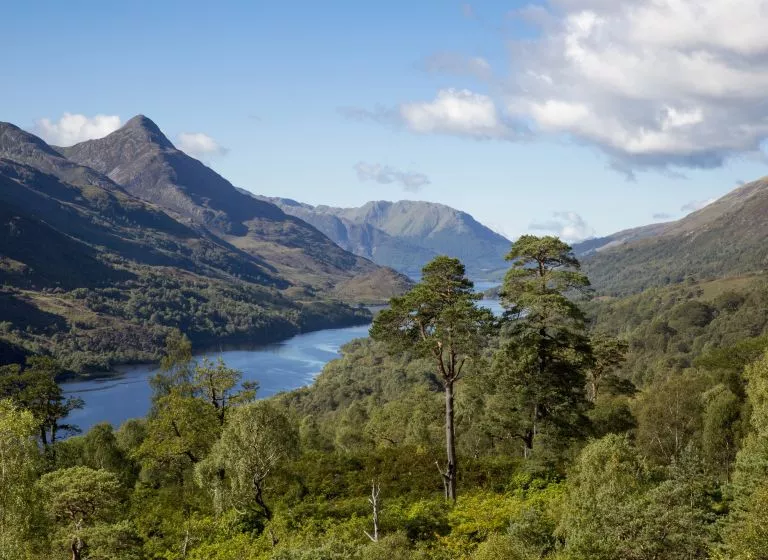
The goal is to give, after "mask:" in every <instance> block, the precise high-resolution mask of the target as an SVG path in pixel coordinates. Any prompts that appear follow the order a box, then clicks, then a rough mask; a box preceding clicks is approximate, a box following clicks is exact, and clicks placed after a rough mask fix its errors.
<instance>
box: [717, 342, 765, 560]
mask: <svg viewBox="0 0 768 560" xmlns="http://www.w3.org/2000/svg"><path fill="white" fill-rule="evenodd" d="M744 377H745V378H746V380H747V401H748V403H747V404H748V405H749V407H750V409H751V414H750V417H749V433H748V434H747V436H746V437H745V438H744V441H743V442H742V446H741V449H740V450H739V452H738V453H737V455H736V465H735V469H734V473H733V487H734V494H735V499H734V503H733V506H732V508H731V513H730V515H729V518H728V524H727V526H726V528H725V531H724V532H725V538H724V540H725V550H726V553H727V554H726V557H727V558H735V559H738V560H742V559H744V560H752V559H755V560H758V559H768V552H766V551H768V531H767V530H766V526H768V507H766V504H768V353H766V354H764V355H763V357H762V358H761V359H759V360H757V361H756V362H755V363H754V364H752V365H751V366H748V367H747V368H746V369H745V371H744Z"/></svg>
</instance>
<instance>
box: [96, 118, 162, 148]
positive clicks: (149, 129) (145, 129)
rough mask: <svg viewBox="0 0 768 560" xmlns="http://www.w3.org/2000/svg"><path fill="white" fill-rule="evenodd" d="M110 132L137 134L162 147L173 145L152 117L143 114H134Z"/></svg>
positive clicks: (115, 133)
mask: <svg viewBox="0 0 768 560" xmlns="http://www.w3.org/2000/svg"><path fill="white" fill-rule="evenodd" d="M112 134H114V135H120V136H122V135H126V134H127V135H130V136H134V137H135V136H139V137H141V138H142V139H143V140H145V141H149V142H151V143H153V144H157V145H159V146H161V147H164V148H173V147H174V146H173V144H172V143H171V141H170V140H168V138H167V137H166V136H165V134H163V131H162V130H160V127H159V126H157V125H156V124H155V122H154V121H153V120H152V119H150V118H149V117H146V116H144V115H136V116H135V117H133V118H132V119H130V120H129V121H128V122H126V123H125V124H124V125H123V126H122V127H121V128H119V129H118V130H116V131H115V132H113V133H112ZM110 136H111V135H110Z"/></svg>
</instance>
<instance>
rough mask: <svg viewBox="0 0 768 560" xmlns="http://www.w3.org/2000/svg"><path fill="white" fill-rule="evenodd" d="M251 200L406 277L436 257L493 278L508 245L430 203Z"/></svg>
mask: <svg viewBox="0 0 768 560" xmlns="http://www.w3.org/2000/svg"><path fill="white" fill-rule="evenodd" d="M252 196H256V197H258V198H261V199H263V200H268V201H270V202H273V203H275V204H277V205H278V206H280V208H281V209H282V210H283V211H284V212H286V213H289V214H293V215H295V216H297V217H300V218H301V219H303V220H305V221H307V222H309V223H311V224H312V225H314V226H315V227H317V228H318V229H319V230H320V231H322V232H323V233H325V234H326V235H327V236H328V237H330V238H331V239H333V240H334V241H335V242H336V243H337V244H339V245H340V246H341V247H343V248H345V249H347V250H349V251H351V252H353V253H355V254H357V255H361V256H364V257H366V258H369V259H371V260H373V261H374V262H376V263H377V264H380V265H383V266H389V267H392V268H395V269H396V270H399V271H401V272H403V273H406V274H410V275H412V276H415V275H418V274H419V273H420V270H421V267H422V266H423V265H424V264H426V263H427V262H428V261H429V260H431V259H433V258H434V257H435V256H437V255H440V254H447V255H449V256H452V257H457V258H459V259H461V260H462V262H464V264H465V265H466V267H467V269H468V271H469V273H470V274H471V275H472V276H475V277H486V276H493V275H494V274H496V275H498V274H499V273H500V271H502V270H504V269H505V262H504V257H505V256H506V254H507V252H508V251H509V247H510V245H511V242H510V241H509V240H508V239H506V238H505V237H503V236H501V235H499V234H497V233H496V232H494V231H492V230H491V229H490V228H487V227H486V226H484V225H482V224H481V223H480V222H478V221H477V220H475V219H474V218H473V217H472V216H471V215H470V214H468V213H466V212H463V211H461V210H457V209H455V208H452V207H450V206H447V205H444V204H439V203H435V202H427V201H411V200H401V201H396V202H390V201H385V200H378V201H370V202H367V203H366V204H364V205H363V206H360V207H357V208H338V207H333V206H327V205H318V206H312V205H309V204H306V203H301V202H297V201H295V200H293V199H286V198H277V197H260V196H259V195H253V194H252Z"/></svg>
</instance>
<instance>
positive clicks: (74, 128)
mask: <svg viewBox="0 0 768 560" xmlns="http://www.w3.org/2000/svg"><path fill="white" fill-rule="evenodd" d="M121 125H122V121H121V120H120V117H118V116H117V115H96V116H94V117H87V116H85V115H80V114H73V113H64V115H63V116H62V117H61V118H60V119H59V120H58V121H52V120H50V119H48V118H44V119H40V120H38V121H37V122H36V123H35V126H34V132H35V133H36V134H37V135H38V136H40V137H41V138H42V139H43V140H45V141H46V142H48V143H49V144H53V145H54V146H71V145H73V144H77V143H78V142H84V141H86V140H93V139H95V138H103V137H104V136H106V135H107V134H109V133H110V132H114V131H115V130H117V129H118V128H120V126H121Z"/></svg>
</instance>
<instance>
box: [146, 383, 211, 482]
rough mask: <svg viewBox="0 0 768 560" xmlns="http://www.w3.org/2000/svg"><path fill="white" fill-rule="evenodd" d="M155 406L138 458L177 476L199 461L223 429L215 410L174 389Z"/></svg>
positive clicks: (206, 403) (203, 402) (208, 404)
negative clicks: (174, 472)
mask: <svg viewBox="0 0 768 560" xmlns="http://www.w3.org/2000/svg"><path fill="white" fill-rule="evenodd" d="M156 405H157V406H156V411H155V412H153V414H152V415H151V416H150V417H149V419H148V420H147V428H146V437H144V439H143V440H142V442H141V444H140V445H139V447H138V448H137V449H136V450H135V451H134V455H135V457H136V458H138V459H140V460H141V462H142V464H144V465H147V466H152V467H157V468H161V469H162V470H165V471H171V472H173V471H176V473H179V472H181V471H183V470H184V469H185V468H186V467H188V466H190V465H194V464H196V463H198V462H200V461H201V460H202V459H203V458H204V457H205V455H206V454H207V453H208V450H209V449H210V447H211V445H213V443H214V441H216V438H217V437H218V434H219V431H220V429H221V427H220V424H219V419H218V415H217V414H216V409H215V408H214V407H213V406H212V405H211V404H210V403H208V402H205V401H204V400H202V399H199V398H196V397H191V396H187V395H185V394H184V393H182V392H179V391H177V390H175V389H174V390H172V391H171V392H170V394H168V395H166V396H164V397H161V398H159V399H158V400H157V401H156Z"/></svg>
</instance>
